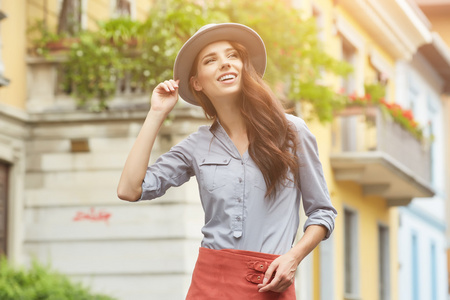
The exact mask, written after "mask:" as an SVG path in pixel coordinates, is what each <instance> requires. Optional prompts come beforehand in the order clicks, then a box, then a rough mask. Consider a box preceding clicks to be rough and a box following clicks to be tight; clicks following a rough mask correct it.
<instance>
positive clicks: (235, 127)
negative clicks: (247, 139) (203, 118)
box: [217, 106, 247, 138]
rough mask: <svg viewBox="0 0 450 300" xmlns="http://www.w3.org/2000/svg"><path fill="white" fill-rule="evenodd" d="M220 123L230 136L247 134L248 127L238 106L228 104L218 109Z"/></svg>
mask: <svg viewBox="0 0 450 300" xmlns="http://www.w3.org/2000/svg"><path fill="white" fill-rule="evenodd" d="M217 114H218V118H219V120H220V124H221V125H222V127H223V129H225V131H226V132H227V134H228V136H229V137H230V138H234V137H236V136H242V135H245V136H246V135H247V127H246V125H245V121H244V118H243V117H242V115H241V110H240V109H239V107H237V106H227V107H224V108H222V109H220V111H217Z"/></svg>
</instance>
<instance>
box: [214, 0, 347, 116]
mask: <svg viewBox="0 0 450 300" xmlns="http://www.w3.org/2000/svg"><path fill="white" fill-rule="evenodd" d="M210 9H211V10H215V11H221V12H223V15H226V16H228V17H229V19H228V21H230V22H236V23H242V24H245V25H248V26H249V27H251V28H253V29H254V30H255V31H256V32H258V33H259V34H260V35H261V37H262V39H263V40H264V42H265V45H266V48H267V54H268V65H267V70H266V74H265V75H264V78H265V80H266V81H268V82H269V84H270V85H271V86H272V87H274V88H275V87H277V86H279V85H280V83H281V84H283V85H284V91H283V92H284V93H286V94H287V97H288V98H289V99H291V100H296V101H300V100H303V101H307V102H309V103H311V104H312V108H313V111H312V113H313V115H314V116H317V117H318V118H319V120H320V121H329V120H331V119H332V116H333V111H334V110H335V109H336V108H339V107H342V106H343V105H344V104H345V97H343V96H342V95H339V94H337V93H336V92H334V90H333V88H332V87H329V86H325V85H322V84H319V82H320V81H321V79H322V76H323V75H324V73H332V74H336V75H339V76H345V75H347V74H348V73H349V72H350V71H351V70H352V69H351V67H350V66H349V65H348V64H346V63H345V62H341V61H338V60H336V59H335V58H333V57H331V56H330V55H329V54H328V53H326V52H325V51H324V49H323V44H322V42H321V41H320V40H319V37H318V34H319V32H318V29H317V26H316V20H315V19H314V18H302V16H301V12H300V11H299V10H297V9H294V8H292V6H291V4H289V3H288V1H271V0H260V1H240V0H230V1H226V2H224V1H219V0H217V1H215V2H214V4H213V5H212V7H211V8H210Z"/></svg>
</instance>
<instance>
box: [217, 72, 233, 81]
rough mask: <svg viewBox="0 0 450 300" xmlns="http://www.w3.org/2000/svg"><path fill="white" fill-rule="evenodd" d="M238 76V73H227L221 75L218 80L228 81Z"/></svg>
mask: <svg viewBox="0 0 450 300" xmlns="http://www.w3.org/2000/svg"><path fill="white" fill-rule="evenodd" d="M236 77H237V74H235V73H226V74H223V75H221V76H220V77H219V78H218V79H217V80H218V81H220V82H224V81H228V80H233V79H235V78H236Z"/></svg>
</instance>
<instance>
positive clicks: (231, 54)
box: [228, 52, 239, 58]
mask: <svg viewBox="0 0 450 300" xmlns="http://www.w3.org/2000/svg"><path fill="white" fill-rule="evenodd" d="M238 57H239V56H238V54H237V52H231V53H230V54H229V55H228V58H238Z"/></svg>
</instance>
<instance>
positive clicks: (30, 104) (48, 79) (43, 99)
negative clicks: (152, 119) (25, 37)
mask: <svg viewBox="0 0 450 300" xmlns="http://www.w3.org/2000/svg"><path fill="white" fill-rule="evenodd" d="M65 59H66V57H64V56H54V57H51V58H43V57H29V58H28V60H27V64H28V99H27V110H28V111H30V112H42V111H49V110H50V111H54V110H76V109H77V101H76V99H74V97H72V96H71V94H70V91H67V90H64V89H63V87H62V86H63V85H62V82H63V80H64V76H65V74H64V71H63V68H62V64H63V62H64V61H65ZM128 77H129V76H128ZM128 77H127V76H125V78H119V79H118V81H117V89H116V93H115V95H114V97H113V98H112V99H110V100H108V105H109V107H110V108H113V109H121V108H130V107H133V106H138V107H140V106H148V104H149V103H150V91H146V90H143V89H141V88H138V87H133V86H132V85H131V84H130V82H131V80H130V78H128ZM72 89H76V87H72Z"/></svg>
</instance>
